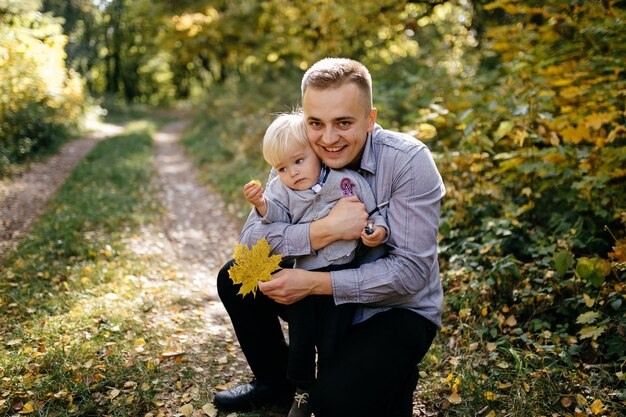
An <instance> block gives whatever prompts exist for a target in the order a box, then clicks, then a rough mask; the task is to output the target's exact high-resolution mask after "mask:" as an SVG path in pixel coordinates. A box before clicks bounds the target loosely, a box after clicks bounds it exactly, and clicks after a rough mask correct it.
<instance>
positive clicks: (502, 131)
mask: <svg viewBox="0 0 626 417" xmlns="http://www.w3.org/2000/svg"><path fill="white" fill-rule="evenodd" d="M513 126H514V125H513V122H511V121H508V120H507V121H503V122H500V124H499V125H498V129H496V131H495V133H494V134H493V136H494V138H495V139H496V140H500V139H502V138H503V137H505V136H506V135H508V134H509V132H510V131H511V130H513Z"/></svg>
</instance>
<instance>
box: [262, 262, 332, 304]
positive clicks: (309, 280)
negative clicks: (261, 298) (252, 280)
mask: <svg viewBox="0 0 626 417" xmlns="http://www.w3.org/2000/svg"><path fill="white" fill-rule="evenodd" d="M259 290H260V291H261V292H262V293H263V294H265V295H267V296H268V297H270V298H271V299H272V300H274V301H276V302H277V303H279V304H293V303H295V302H296V301H300V300H302V299H303V298H304V297H306V296H307V295H312V294H318V295H330V294H332V292H333V290H332V283H331V279H330V272H313V271H306V270H304V269H297V268H296V269H283V270H281V271H278V272H276V273H275V274H273V278H272V280H271V281H266V282H259Z"/></svg>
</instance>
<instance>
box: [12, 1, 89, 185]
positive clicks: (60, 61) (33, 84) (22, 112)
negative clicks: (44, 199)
mask: <svg viewBox="0 0 626 417" xmlns="http://www.w3.org/2000/svg"><path fill="white" fill-rule="evenodd" d="M37 8H38V4H37V2H26V3H24V2H21V3H20V2H14V1H6V0H3V1H2V2H0V131H1V132H2V133H1V134H0V176H1V175H4V174H7V173H8V172H10V167H11V166H12V164H14V163H16V162H21V161H23V160H25V159H26V158H28V157H30V156H31V155H32V154H33V153H36V152H38V151H41V150H42V149H45V148H49V147H51V146H54V145H56V144H58V143H60V142H61V141H62V140H63V139H64V138H66V137H67V136H68V133H69V130H70V129H72V128H74V127H77V126H78V125H79V123H80V120H81V116H82V114H83V111H84V106H85V103H84V98H83V89H82V83H81V81H80V77H79V76H78V74H76V73H74V72H73V71H67V69H66V67H65V62H64V54H65V53H64V50H63V48H64V46H65V42H66V38H65V37H64V36H63V35H62V33H61V26H60V24H59V23H58V21H57V20H56V19H53V18H51V17H50V16H47V15H43V14H41V13H39V12H37Z"/></svg>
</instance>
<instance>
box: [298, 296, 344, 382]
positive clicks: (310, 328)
mask: <svg viewBox="0 0 626 417" xmlns="http://www.w3.org/2000/svg"><path fill="white" fill-rule="evenodd" d="M353 317H354V305H353V304H342V305H339V306H337V305H335V302H334V301H333V298H332V297H331V296H328V295H325V296H324V295H311V296H309V297H306V298H304V299H303V300H301V301H298V302H297V303H294V304H292V305H289V306H287V320H288V321H289V360H288V362H287V379H289V380H290V381H292V382H293V383H294V384H296V386H298V387H301V388H306V389H308V388H309V387H310V386H311V384H313V381H314V380H315V375H316V372H315V369H316V367H315V364H316V360H315V355H316V352H317V366H318V369H319V371H320V372H321V370H322V369H324V367H325V366H326V365H327V364H328V362H329V361H330V358H331V357H332V355H333V353H334V352H335V351H336V350H337V347H338V346H339V343H340V342H341V340H342V339H343V337H344V336H345V334H346V332H347V331H348V329H349V328H350V325H351V323H352V318H353Z"/></svg>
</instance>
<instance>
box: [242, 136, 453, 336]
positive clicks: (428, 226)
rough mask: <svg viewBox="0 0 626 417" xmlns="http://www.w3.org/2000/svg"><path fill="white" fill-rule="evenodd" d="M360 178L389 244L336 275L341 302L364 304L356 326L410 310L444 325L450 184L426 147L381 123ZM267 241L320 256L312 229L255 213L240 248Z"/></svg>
mask: <svg viewBox="0 0 626 417" xmlns="http://www.w3.org/2000/svg"><path fill="white" fill-rule="evenodd" d="M359 173H360V174H361V175H363V177H365V179H366V180H367V182H368V183H369V184H370V186H371V188H372V191H373V192H374V196H375V198H376V202H377V204H380V203H383V202H386V201H389V205H388V206H387V207H386V208H384V209H382V210H381V214H382V215H383V216H384V218H385V219H386V221H387V225H388V227H389V238H388V240H387V242H386V244H385V245H381V246H378V247H376V248H366V249H365V250H364V251H363V252H362V253H359V255H358V257H357V260H358V262H359V264H360V266H359V267H358V268H354V269H345V270H340V271H333V272H331V279H332V288H333V297H334V300H335V303H336V304H344V303H357V304H359V305H358V306H357V309H356V313H355V317H354V322H355V323H359V322H361V321H364V320H367V319H368V318H370V317H372V316H373V315H374V314H376V313H378V312H381V311H385V310H388V309H390V308H406V309H409V310H411V311H414V312H416V313H418V314H420V315H422V316H423V317H425V318H426V319H428V320H430V321H431V322H433V323H434V324H435V325H436V326H437V327H441V312H442V308H443V289H442V286H441V280H440V278H439V262H438V257H437V233H438V228H439V210H440V206H441V199H442V198H443V196H444V195H445V187H444V184H443V180H442V178H441V175H440V174H439V171H438V170H437V167H436V166H435V163H434V160H433V158H432V155H431V153H430V151H429V150H428V148H427V147H426V145H424V144H423V143H422V142H420V141H418V140H417V139H415V138H413V137H411V136H409V135H405V134H401V133H397V132H392V131H389V130H384V129H382V128H381V127H380V126H379V125H376V127H375V128H374V130H373V132H371V133H370V134H369V135H368V138H367V141H366V143H365V149H364V151H363V156H362V158H361V164H360V169H359ZM262 237H266V238H267V240H268V241H269V243H270V245H271V246H272V248H273V250H274V252H276V253H282V254H283V255H285V256H305V255H310V254H312V253H313V252H314V251H313V250H312V248H311V243H310V240H309V224H294V225H292V224H287V223H272V224H263V223H262V222H261V219H260V218H259V216H258V215H257V214H256V210H252V211H251V213H250V216H249V217H248V220H247V221H246V224H245V225H244V228H243V230H242V233H241V238H240V242H241V243H247V244H250V245H252V244H254V243H256V242H257V241H258V240H259V239H261V238H262Z"/></svg>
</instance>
